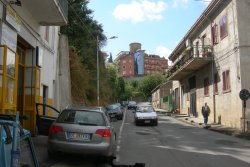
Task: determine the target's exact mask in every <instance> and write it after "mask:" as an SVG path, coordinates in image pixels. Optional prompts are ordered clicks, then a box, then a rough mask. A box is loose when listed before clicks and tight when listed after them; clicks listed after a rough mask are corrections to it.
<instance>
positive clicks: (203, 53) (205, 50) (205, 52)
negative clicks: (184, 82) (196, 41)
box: [167, 45, 212, 77]
mask: <svg viewBox="0 0 250 167" xmlns="http://www.w3.org/2000/svg"><path fill="white" fill-rule="evenodd" d="M210 48H211V46H209V45H206V46H203V47H202V50H200V52H199V51H197V52H196V53H194V52H193V51H192V50H189V51H188V52H187V53H183V56H182V58H181V59H180V60H179V61H178V62H176V63H175V64H174V65H173V66H172V67H171V68H170V69H169V70H168V72H167V77H171V76H172V75H173V74H174V73H175V72H176V71H177V70H179V69H180V68H182V67H184V66H185V64H186V63H188V62H189V61H190V60H191V59H194V58H205V57H211V56H212V52H211V49H210ZM192 49H193V48H192Z"/></svg>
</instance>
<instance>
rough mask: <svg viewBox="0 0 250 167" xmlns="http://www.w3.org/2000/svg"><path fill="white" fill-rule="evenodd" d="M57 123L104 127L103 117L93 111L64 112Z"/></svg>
mask: <svg viewBox="0 0 250 167" xmlns="http://www.w3.org/2000/svg"><path fill="white" fill-rule="evenodd" d="M57 122H58V123H69V124H80V125H93V126H105V120H104V116H103V114H102V113H100V112H95V111H77V110H64V111H63V112H62V113H61V114H60V116H59V117H58V119H57Z"/></svg>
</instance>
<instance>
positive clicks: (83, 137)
mask: <svg viewBox="0 0 250 167" xmlns="http://www.w3.org/2000/svg"><path fill="white" fill-rule="evenodd" d="M68 139H71V140H83V141H90V134H88V133H68Z"/></svg>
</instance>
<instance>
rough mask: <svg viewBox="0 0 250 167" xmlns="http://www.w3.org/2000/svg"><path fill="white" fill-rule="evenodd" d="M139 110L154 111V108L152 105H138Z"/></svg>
mask: <svg viewBox="0 0 250 167" xmlns="http://www.w3.org/2000/svg"><path fill="white" fill-rule="evenodd" d="M137 111H138V112H154V109H153V107H152V106H137Z"/></svg>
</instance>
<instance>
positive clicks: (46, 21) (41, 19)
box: [21, 0, 68, 26]
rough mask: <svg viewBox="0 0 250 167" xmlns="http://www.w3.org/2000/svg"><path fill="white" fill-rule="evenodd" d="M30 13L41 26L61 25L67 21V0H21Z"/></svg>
mask: <svg viewBox="0 0 250 167" xmlns="http://www.w3.org/2000/svg"><path fill="white" fill-rule="evenodd" d="M21 2H22V7H25V8H26V9H27V10H28V11H29V12H30V13H31V15H32V16H33V17H34V19H36V20H37V21H38V23H39V24H40V25H42V26H62V25H66V24H67V23H68V1H67V0H25V1H21Z"/></svg>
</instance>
